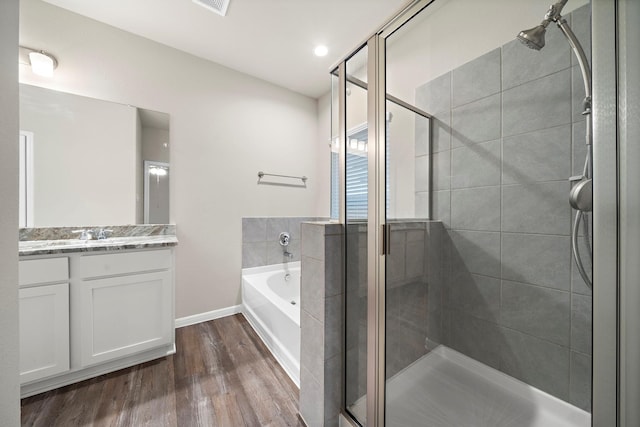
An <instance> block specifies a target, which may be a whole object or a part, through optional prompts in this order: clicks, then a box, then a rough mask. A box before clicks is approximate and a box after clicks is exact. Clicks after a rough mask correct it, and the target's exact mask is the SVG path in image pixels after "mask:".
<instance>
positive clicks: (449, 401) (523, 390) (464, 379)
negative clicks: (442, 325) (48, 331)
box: [349, 345, 591, 427]
mask: <svg viewBox="0 0 640 427" xmlns="http://www.w3.org/2000/svg"><path fill="white" fill-rule="evenodd" d="M386 400H387V410H386V425H388V426H393V427H405V426H406V427H415V426H417V425H420V426H428V427H587V426H590V425H591V415H590V414H589V413H588V412H586V411H583V410H581V409H579V408H577V407H575V406H573V405H571V404H569V403H567V402H564V401H562V400H560V399H558V398H556V397H554V396H551V395H550V394H547V393H545V392H543V391H540V390H538V389H536V388H534V387H532V386H530V385H528V384H525V383H523V382H522V381H519V380H517V379H515V378H513V377H511V376H509V375H507V374H504V373H502V372H500V371H498V370H496V369H494V368H491V367H489V366H487V365H485V364H483V363H480V362H478V361H476V360H474V359H471V358H469V357H467V356H465V355H463V354H461V353H458V352H457V351H455V350H452V349H450V348H448V347H445V346H443V345H440V346H438V347H437V348H435V349H434V350H433V351H431V352H430V353H428V354H426V355H425V356H422V357H421V358H420V359H418V360H417V361H415V362H414V363H412V364H411V365H409V366H408V367H407V368H405V369H404V370H402V371H400V372H399V373H397V374H396V375H394V376H393V377H392V378H390V379H389V380H388V381H387V389H386ZM349 409H350V411H351V412H352V413H353V414H354V415H356V417H357V418H358V419H364V418H365V413H366V399H365V398H361V399H359V400H358V401H357V402H356V403H355V404H354V405H353V406H352V407H350V408H349Z"/></svg>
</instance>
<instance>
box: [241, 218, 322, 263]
mask: <svg viewBox="0 0 640 427" xmlns="http://www.w3.org/2000/svg"><path fill="white" fill-rule="evenodd" d="M326 219H327V218H312V217H245V218H242V268H249V267H261V266H264V265H272V264H282V263H283V262H289V261H300V236H301V234H300V224H301V223H302V222H305V221H323V220H326ZM283 231H284V232H287V233H289V236H290V240H289V245H288V246H286V247H284V246H281V245H280V243H279V241H278V238H279V236H280V233H282V232H283ZM285 249H286V250H287V251H288V252H289V253H291V254H293V257H291V258H289V257H285V256H284V250H285Z"/></svg>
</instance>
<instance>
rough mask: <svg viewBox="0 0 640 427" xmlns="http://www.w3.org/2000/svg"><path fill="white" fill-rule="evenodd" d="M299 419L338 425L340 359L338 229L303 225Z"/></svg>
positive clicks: (313, 426)
mask: <svg viewBox="0 0 640 427" xmlns="http://www.w3.org/2000/svg"><path fill="white" fill-rule="evenodd" d="M301 236H302V262H301V266H302V275H301V283H300V292H301V306H300V309H301V310H300V333H301V343H300V399H299V402H300V403H299V406H300V415H301V416H302V418H303V419H304V420H305V423H306V425H307V426H309V427H332V426H335V427H337V426H338V414H339V413H340V408H341V407H342V402H343V399H342V396H343V394H342V390H343V384H344V382H343V374H342V365H343V360H344V333H343V331H344V325H343V315H344V300H345V299H344V286H343V282H344V280H343V270H344V269H343V262H342V261H343V259H344V258H343V256H342V248H343V246H344V245H343V238H344V235H343V227H342V224H336V223H328V222H306V223H304V224H302V230H301Z"/></svg>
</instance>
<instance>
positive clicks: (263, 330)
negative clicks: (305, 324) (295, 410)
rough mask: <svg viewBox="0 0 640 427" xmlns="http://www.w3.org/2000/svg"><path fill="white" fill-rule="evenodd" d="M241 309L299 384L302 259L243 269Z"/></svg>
mask: <svg viewBox="0 0 640 427" xmlns="http://www.w3.org/2000/svg"><path fill="white" fill-rule="evenodd" d="M287 275H288V276H287ZM242 311H243V313H244V315H245V317H246V318H247V320H248V321H249V323H250V324H251V326H252V327H253V329H254V330H255V331H256V333H257V334H258V335H259V336H260V338H262V341H264V343H265V344H266V346H267V347H268V348H269V350H270V351H271V353H272V354H273V355H274V357H275V358H276V360H277V361H278V362H279V363H280V365H282V367H283V368H284V370H285V371H286V372H287V374H289V376H290V377H291V379H292V380H293V382H295V383H296V385H297V386H298V387H299V386H300V262H290V263H287V264H276V265H268V266H265V267H253V268H244V269H242Z"/></svg>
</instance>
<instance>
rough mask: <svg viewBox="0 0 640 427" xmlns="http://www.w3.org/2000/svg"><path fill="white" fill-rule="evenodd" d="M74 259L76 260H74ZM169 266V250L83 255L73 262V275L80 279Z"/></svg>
mask: <svg viewBox="0 0 640 427" xmlns="http://www.w3.org/2000/svg"><path fill="white" fill-rule="evenodd" d="M74 261H76V260H74ZM169 268H171V250H170V249H163V250H159V251H141V252H126V253H117V254H107V255H85V256H81V257H80V258H79V259H78V260H77V262H74V276H77V277H80V278H82V279H92V278H97V277H108V276H119V275H122V274H135V273H142V272H146V271H156V270H167V269H169Z"/></svg>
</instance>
